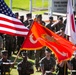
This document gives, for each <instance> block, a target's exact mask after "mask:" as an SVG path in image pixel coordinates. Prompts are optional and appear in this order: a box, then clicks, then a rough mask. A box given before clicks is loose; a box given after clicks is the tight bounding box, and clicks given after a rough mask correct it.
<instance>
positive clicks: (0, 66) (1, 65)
mask: <svg viewBox="0 0 76 75" xmlns="http://www.w3.org/2000/svg"><path fill="white" fill-rule="evenodd" d="M1 53H2V58H1V59H0V73H1V75H7V74H8V75H10V68H11V67H13V66H14V64H13V63H12V62H11V60H8V59H7V58H8V51H7V50H2V51H1Z"/></svg>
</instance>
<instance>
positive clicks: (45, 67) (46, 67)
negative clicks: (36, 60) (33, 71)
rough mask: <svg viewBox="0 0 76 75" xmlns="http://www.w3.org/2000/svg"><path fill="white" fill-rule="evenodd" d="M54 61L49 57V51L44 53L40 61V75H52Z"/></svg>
mask: <svg viewBox="0 0 76 75" xmlns="http://www.w3.org/2000/svg"><path fill="white" fill-rule="evenodd" d="M55 65H56V61H55V59H54V58H53V57H51V51H50V50H46V51H45V57H43V58H42V59H41V60H40V67H41V72H42V75H53V73H52V72H54V71H55Z"/></svg>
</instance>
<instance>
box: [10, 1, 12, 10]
mask: <svg viewBox="0 0 76 75" xmlns="http://www.w3.org/2000/svg"><path fill="white" fill-rule="evenodd" d="M10 9H11V10H12V0H10Z"/></svg>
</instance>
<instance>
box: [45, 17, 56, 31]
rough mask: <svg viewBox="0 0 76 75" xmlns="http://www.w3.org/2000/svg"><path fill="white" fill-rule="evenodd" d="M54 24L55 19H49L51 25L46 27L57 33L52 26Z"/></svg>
mask: <svg viewBox="0 0 76 75" xmlns="http://www.w3.org/2000/svg"><path fill="white" fill-rule="evenodd" d="M52 24H53V17H52V16H51V17H49V24H47V25H46V27H47V28H48V29H50V30H52V31H54V32H55V27H51V25H52Z"/></svg>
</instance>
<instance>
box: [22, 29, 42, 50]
mask: <svg viewBox="0 0 76 75" xmlns="http://www.w3.org/2000/svg"><path fill="white" fill-rule="evenodd" d="M38 40H39V39H36V38H35V36H34V34H33V33H32V32H31V30H29V33H28V35H27V37H26V39H25V40H24V42H23V44H22V47H21V50H38V49H40V48H42V47H43V45H42V44H41V43H40V42H39V41H38Z"/></svg>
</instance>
